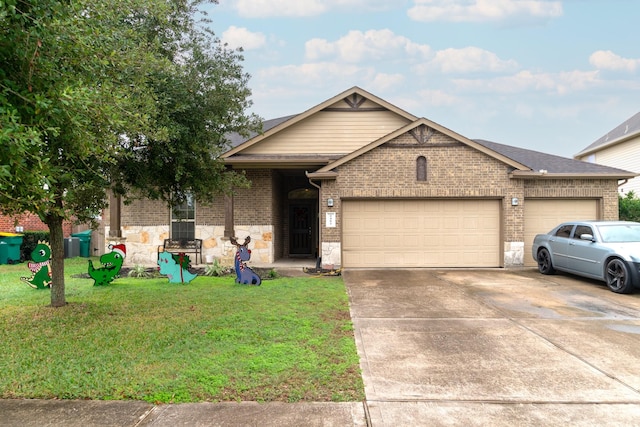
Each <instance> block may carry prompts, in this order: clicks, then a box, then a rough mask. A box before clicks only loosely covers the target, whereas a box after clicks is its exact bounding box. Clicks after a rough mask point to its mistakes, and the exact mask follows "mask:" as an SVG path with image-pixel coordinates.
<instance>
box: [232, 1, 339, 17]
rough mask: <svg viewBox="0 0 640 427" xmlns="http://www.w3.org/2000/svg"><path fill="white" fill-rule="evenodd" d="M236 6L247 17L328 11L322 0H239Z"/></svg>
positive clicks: (241, 14) (305, 14)
mask: <svg viewBox="0 0 640 427" xmlns="http://www.w3.org/2000/svg"><path fill="white" fill-rule="evenodd" d="M235 8H236V9H237V10H238V14H239V15H240V16H242V17H245V18H265V17H272V16H295V17H301V16H314V15H320V14H322V13H324V12H326V11H327V5H326V2H325V1H322V0H304V1H300V0H237V1H236V4H235Z"/></svg>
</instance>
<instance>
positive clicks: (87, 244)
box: [71, 230, 91, 258]
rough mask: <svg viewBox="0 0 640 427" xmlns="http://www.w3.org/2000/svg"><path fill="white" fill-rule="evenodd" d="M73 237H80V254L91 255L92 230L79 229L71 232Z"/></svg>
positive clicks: (86, 256) (83, 255)
mask: <svg viewBox="0 0 640 427" xmlns="http://www.w3.org/2000/svg"><path fill="white" fill-rule="evenodd" d="M71 236H72V237H77V238H78V239H80V256H82V257H85V258H88V257H90V256H91V250H90V248H91V230H85V231H79V232H77V233H73V234H71Z"/></svg>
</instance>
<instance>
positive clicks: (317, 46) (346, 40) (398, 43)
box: [305, 29, 431, 63]
mask: <svg viewBox="0 0 640 427" xmlns="http://www.w3.org/2000/svg"><path fill="white" fill-rule="evenodd" d="M305 50H306V57H307V59H309V60H318V59H322V58H326V57H334V56H336V57H338V58H339V59H340V60H341V61H343V62H349V63H357V62H362V61H365V60H381V59H390V58H395V57H401V56H403V55H407V54H408V55H410V56H419V57H424V56H427V55H428V54H429V53H430V51H431V48H430V47H429V46H427V45H420V44H417V43H413V42H412V41H411V40H409V39H408V38H406V37H404V36H399V35H396V34H394V32H393V31H391V30H388V29H384V30H369V31H366V32H364V33H363V32H362V31H350V32H349V33H348V34H347V35H345V36H344V37H342V38H340V39H339V40H337V41H336V42H334V43H332V42H329V41H327V40H325V39H312V40H309V41H308V42H307V43H306V45H305Z"/></svg>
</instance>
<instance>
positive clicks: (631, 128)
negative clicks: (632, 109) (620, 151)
mask: <svg viewBox="0 0 640 427" xmlns="http://www.w3.org/2000/svg"><path fill="white" fill-rule="evenodd" d="M636 136H640V113H636V114H634V115H633V116H631V117H630V118H628V119H627V120H625V121H624V122H622V123H621V124H619V125H618V126H616V127H615V128H614V129H613V130H611V131H609V132H607V133H606V134H605V135H604V136H602V137H600V138H598V139H597V140H596V141H595V142H593V143H592V144H591V145H589V146H588V147H586V148H585V149H584V150H582V151H581V152H579V153H578V154H576V155H575V156H574V157H583V156H586V155H589V154H592V153H595V152H596V151H599V150H602V149H603V148H606V147H610V146H612V145H616V144H619V143H621V142H624V141H626V140H628V139H631V138H634V137H636Z"/></svg>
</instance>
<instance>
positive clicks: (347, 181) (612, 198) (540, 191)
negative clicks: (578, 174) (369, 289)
mask: <svg viewBox="0 0 640 427" xmlns="http://www.w3.org/2000/svg"><path fill="white" fill-rule="evenodd" d="M419 156H424V157H425V158H426V159H427V180H426V181H417V180H416V160H417V158H418V157H419ZM336 170H337V172H338V177H337V179H335V180H326V181H323V183H322V192H321V200H322V201H323V202H322V203H321V204H320V205H321V209H322V212H321V218H322V219H321V223H322V224H321V226H322V230H321V239H322V244H321V247H322V263H323V265H334V266H340V265H341V248H340V239H341V235H342V230H341V227H342V224H341V222H340V221H341V215H340V212H341V205H342V201H343V200H345V199H358V198H365V199H366V198H389V199H392V198H423V199H428V198H449V199H451V198H485V199H487V198H491V199H500V200H501V206H502V213H501V217H502V218H501V223H502V240H503V242H504V258H503V259H504V265H505V266H521V265H523V264H524V252H525V249H524V208H525V199H526V198H527V197H545V198H553V197H558V198H572V197H573V198H587V197H588V198H598V199H600V200H602V203H601V205H602V206H603V212H602V216H603V219H613V218H617V209H618V199H617V182H616V181H615V180H580V179H571V180H556V179H537V180H523V179H513V178H510V176H509V173H510V172H511V170H512V168H511V167H510V166H507V165H505V164H504V163H502V162H500V161H498V160H496V159H494V158H492V157H490V156H488V155H486V154H484V153H482V152H480V151H478V150H475V149H473V148H470V147H468V146H466V145H464V144H462V143H460V142H457V141H456V140H454V139H453V138H450V137H448V136H446V135H444V134H440V133H437V132H436V133H435V134H433V135H432V137H431V138H430V139H429V140H428V141H427V142H423V143H418V141H417V140H416V139H415V138H413V137H412V136H411V135H409V134H405V135H401V136H399V137H398V138H396V139H394V140H393V141H390V142H389V143H386V144H383V145H381V146H380V147H378V148H375V149H373V150H371V151H369V152H367V153H365V154H363V155H362V156H359V157H357V158H355V159H353V160H352V161H350V162H347V163H345V164H343V165H341V166H340V167H338V168H337V169H336ZM514 197H516V198H518V200H519V204H518V205H517V206H512V204H511V199H512V198H514ZM327 198H332V199H333V200H334V206H333V207H327V206H326V203H324V201H325V200H326V199H327ZM330 211H333V212H336V213H337V215H336V216H337V224H336V227H335V228H327V227H326V224H325V221H326V212H330Z"/></svg>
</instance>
